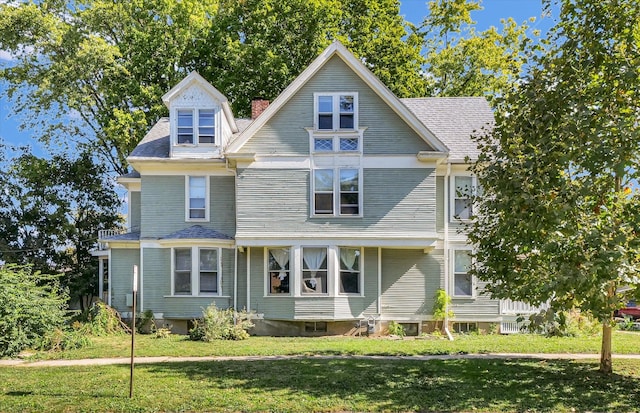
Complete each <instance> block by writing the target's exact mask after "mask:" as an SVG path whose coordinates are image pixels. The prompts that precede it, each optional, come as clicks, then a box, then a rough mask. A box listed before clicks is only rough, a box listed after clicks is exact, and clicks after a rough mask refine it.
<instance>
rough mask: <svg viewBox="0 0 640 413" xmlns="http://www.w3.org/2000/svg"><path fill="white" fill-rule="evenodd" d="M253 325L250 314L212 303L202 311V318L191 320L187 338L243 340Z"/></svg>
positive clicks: (198, 339)
mask: <svg viewBox="0 0 640 413" xmlns="http://www.w3.org/2000/svg"><path fill="white" fill-rule="evenodd" d="M251 327H253V323H252V322H251V318H250V314H248V313H247V312H246V311H240V312H236V311H235V310H234V309H233V308H228V309H226V310H222V309H218V308H217V307H216V305H215V304H214V303H212V304H211V305H210V306H209V307H207V308H205V309H204V310H203V311H202V318H201V319H198V320H193V328H192V329H191V330H189V339H190V340H194V341H207V342H210V341H214V340H245V339H247V338H249V333H248V332H247V330H249V329H250V328H251Z"/></svg>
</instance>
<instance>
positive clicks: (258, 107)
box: [251, 98, 269, 119]
mask: <svg viewBox="0 0 640 413" xmlns="http://www.w3.org/2000/svg"><path fill="white" fill-rule="evenodd" d="M267 106H269V101H268V100H266V99H263V98H253V100H252V101H251V119H255V118H257V117H258V116H260V114H261V113H262V112H264V110H265V109H266V108H267Z"/></svg>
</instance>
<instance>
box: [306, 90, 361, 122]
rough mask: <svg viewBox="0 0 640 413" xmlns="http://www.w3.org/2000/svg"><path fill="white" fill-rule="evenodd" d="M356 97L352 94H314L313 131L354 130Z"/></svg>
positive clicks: (356, 111) (355, 94)
mask: <svg viewBox="0 0 640 413" xmlns="http://www.w3.org/2000/svg"><path fill="white" fill-rule="evenodd" d="M357 106H358V95H357V93H355V92H352V93H316V94H315V129H317V130H321V131H322V130H327V131H328V130H355V129H356V128H357V113H358V110H357Z"/></svg>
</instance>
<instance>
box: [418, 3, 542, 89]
mask: <svg viewBox="0 0 640 413" xmlns="http://www.w3.org/2000/svg"><path fill="white" fill-rule="evenodd" d="M427 7H428V10H429V14H428V15H427V16H426V17H425V19H424V22H423V24H422V26H421V30H422V31H421V32H420V35H421V36H422V37H423V38H424V55H425V58H426V59H425V60H426V62H425V72H426V73H427V75H426V76H425V83H426V91H427V96H486V97H488V98H490V99H491V98H492V97H493V96H500V95H501V94H502V93H503V92H504V91H505V90H507V89H508V87H509V86H510V84H511V83H512V82H514V81H516V80H517V79H518V78H519V76H520V74H521V70H522V68H523V67H524V65H525V63H526V62H527V59H528V55H529V53H530V51H531V44H532V42H531V39H532V38H533V37H536V36H537V32H532V31H531V30H529V25H528V23H527V22H523V23H522V24H520V25H518V24H517V23H516V22H515V21H514V20H513V19H511V18H509V19H507V20H503V21H502V28H501V29H500V30H498V29H496V28H495V27H493V26H492V27H490V28H489V29H487V30H484V31H482V32H477V31H476V29H475V24H476V22H474V21H473V20H472V18H471V13H472V12H475V11H478V10H482V6H481V2H480V1H468V0H432V1H429V2H428V3H427ZM533 21H534V18H531V22H533Z"/></svg>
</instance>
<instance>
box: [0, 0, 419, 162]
mask: <svg viewBox="0 0 640 413" xmlns="http://www.w3.org/2000/svg"><path fill="white" fill-rule="evenodd" d="M398 13H399V2H398V0H384V1H376V0H349V1H347V0H313V1H309V0H291V1H286V2H283V1H280V0H245V1H237V0H206V1H202V0H183V1H175V0H133V1H130V0H126V1H125V0H116V1H113V0H83V1H77V2H63V1H59V0H43V1H41V2H38V3H37V4H33V3H24V2H21V1H15V2H12V3H11V4H0V49H5V50H8V51H10V52H11V53H12V54H13V55H14V56H16V59H17V60H16V61H14V62H11V63H10V64H8V65H5V67H4V68H3V69H2V70H0V79H4V80H5V81H7V82H8V85H9V89H8V93H9V95H10V96H12V97H13V98H14V99H15V100H16V101H17V105H16V109H15V111H16V112H18V113H20V114H23V115H24V120H25V122H24V123H25V124H24V126H25V127H26V128H28V129H30V130H38V131H41V133H40V134H39V136H38V138H39V139H41V140H43V141H45V142H50V141H52V140H53V141H55V142H56V143H58V144H60V143H67V142H69V140H72V141H74V142H75V143H76V144H78V143H79V144H80V145H81V146H88V147H89V149H91V150H94V151H96V153H98V154H99V155H100V156H101V157H102V158H103V159H104V160H106V161H108V163H109V164H110V166H111V168H112V169H113V170H114V171H115V172H117V173H120V174H122V173H125V172H126V171H127V163H126V157H127V155H128V154H129V153H130V151H131V150H132V149H133V148H134V147H135V146H136V144H137V143H138V142H139V141H140V140H141V139H142V137H143V136H144V134H145V133H146V131H147V130H148V129H149V127H150V126H151V125H152V124H154V123H155V122H156V121H157V120H158V118H159V117H160V116H163V115H166V108H165V107H164V106H163V104H162V102H161V99H160V97H161V96H162V95H163V94H164V93H165V92H166V91H168V90H169V89H170V88H171V87H172V86H174V85H175V84H176V83H178V81H179V80H180V79H181V78H183V77H184V76H185V75H186V73H187V72H188V71H191V70H198V71H199V72H200V74H202V75H203V76H204V77H205V78H207V79H209V80H211V81H212V83H213V84H215V86H216V87H218V88H219V89H220V90H221V91H223V92H224V93H225V94H226V95H227V96H228V97H229V99H230V101H231V102H232V105H233V109H234V111H235V113H236V114H238V115H240V116H246V115H247V114H248V113H249V110H250V105H249V102H250V100H251V99H252V98H253V97H256V96H262V97H264V98H267V99H271V98H274V97H275V96H277V95H278V94H279V93H280V92H281V91H282V90H283V89H284V87H286V85H288V84H289V83H290V82H291V80H293V79H294V78H295V77H296V76H297V75H298V74H299V73H300V72H301V71H302V70H303V69H304V68H305V67H306V66H307V65H308V64H309V63H310V62H311V61H312V60H313V59H314V58H315V57H316V56H317V55H318V53H319V52H320V51H321V50H323V49H324V48H325V47H326V46H327V45H328V44H329V43H330V42H331V41H333V39H340V40H342V41H343V42H344V43H345V44H346V45H347V47H350V48H351V49H352V50H353V51H354V53H355V54H356V55H357V56H358V57H360V58H361V59H363V60H364V61H365V62H366V63H367V64H368V66H369V67H370V68H371V69H372V70H373V71H374V73H376V74H377V75H379V76H380V77H381V78H382V79H383V81H385V82H386V83H387V85H388V86H389V87H390V88H391V89H392V90H394V91H395V92H396V93H398V94H399V95H401V96H410V95H421V94H423V93H422V92H423V91H424V87H423V85H422V81H421V78H420V76H419V73H418V72H419V69H420V65H421V64H422V58H421V56H420V47H421V44H420V41H419V39H418V38H417V37H416V36H415V35H412V34H409V33H408V31H407V29H406V25H405V22H404V21H403V19H402V18H401V17H400V16H399V15H398Z"/></svg>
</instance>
